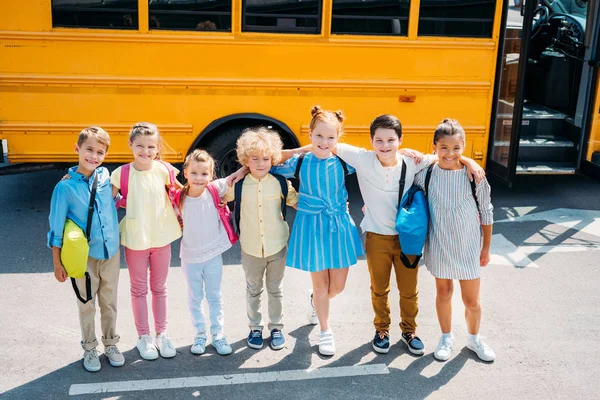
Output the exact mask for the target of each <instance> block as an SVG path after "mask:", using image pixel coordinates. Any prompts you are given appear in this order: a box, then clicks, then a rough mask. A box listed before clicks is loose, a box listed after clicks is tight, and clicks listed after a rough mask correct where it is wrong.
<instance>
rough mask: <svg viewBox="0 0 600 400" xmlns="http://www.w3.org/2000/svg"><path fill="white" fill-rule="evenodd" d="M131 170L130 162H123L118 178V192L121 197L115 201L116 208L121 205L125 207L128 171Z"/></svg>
mask: <svg viewBox="0 0 600 400" xmlns="http://www.w3.org/2000/svg"><path fill="white" fill-rule="evenodd" d="M130 170H131V164H130V163H129V164H125V165H123V166H122V167H121V176H120V179H119V184H120V186H121V187H120V188H119V193H121V198H120V199H119V201H117V204H116V206H117V210H118V209H119V208H121V207H127V192H128V191H129V172H130Z"/></svg>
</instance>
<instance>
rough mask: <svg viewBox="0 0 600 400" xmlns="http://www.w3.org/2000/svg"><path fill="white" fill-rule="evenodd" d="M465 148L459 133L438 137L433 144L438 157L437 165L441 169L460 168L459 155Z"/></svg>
mask: <svg viewBox="0 0 600 400" xmlns="http://www.w3.org/2000/svg"><path fill="white" fill-rule="evenodd" d="M464 150H465V142H464V139H463V137H462V136H461V135H459V134H456V135H446V136H442V137H440V138H439V139H438V140H437V142H436V143H435V144H434V145H433V151H434V152H435V153H436V154H437V156H438V157H439V161H438V163H439V166H440V168H443V169H460V168H462V164H461V163H460V157H461V156H462V154H463V151H464Z"/></svg>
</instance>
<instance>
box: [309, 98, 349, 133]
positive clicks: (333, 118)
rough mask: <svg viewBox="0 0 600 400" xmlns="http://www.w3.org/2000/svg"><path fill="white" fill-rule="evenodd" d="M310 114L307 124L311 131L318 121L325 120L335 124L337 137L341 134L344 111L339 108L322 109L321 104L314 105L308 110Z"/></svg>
mask: <svg viewBox="0 0 600 400" xmlns="http://www.w3.org/2000/svg"><path fill="white" fill-rule="evenodd" d="M310 115H311V116H312V119H311V120H310V125H309V127H310V130H311V132H312V131H313V130H314V129H315V127H316V126H317V124H318V123H319V122H325V123H328V124H333V125H335V127H336V131H337V134H338V137H339V136H341V135H342V122H344V113H343V112H342V111H341V110H338V111H327V110H323V109H322V108H321V106H314V107H313V108H312V109H311V110H310Z"/></svg>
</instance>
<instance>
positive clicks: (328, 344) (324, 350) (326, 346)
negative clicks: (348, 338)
mask: <svg viewBox="0 0 600 400" xmlns="http://www.w3.org/2000/svg"><path fill="white" fill-rule="evenodd" d="M319 353H321V354H322V355H324V356H332V355H334V354H335V341H334V340H333V332H331V331H330V330H327V331H321V339H320V340H319Z"/></svg>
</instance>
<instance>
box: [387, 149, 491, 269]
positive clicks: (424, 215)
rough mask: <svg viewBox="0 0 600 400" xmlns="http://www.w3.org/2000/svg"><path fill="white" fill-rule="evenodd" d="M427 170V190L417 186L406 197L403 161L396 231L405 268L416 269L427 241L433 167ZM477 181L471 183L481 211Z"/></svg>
mask: <svg viewBox="0 0 600 400" xmlns="http://www.w3.org/2000/svg"><path fill="white" fill-rule="evenodd" d="M434 165H435V164H431V165H430V166H429V167H428V168H427V173H426V175H425V185H424V186H425V190H423V189H421V188H420V187H419V186H417V185H412V186H411V187H410V189H408V191H407V192H406V194H405V195H404V197H402V193H403V192H404V184H405V178H406V163H405V162H404V160H403V161H402V172H401V175H400V189H399V193H398V214H397V215H396V230H397V231H398V238H399V240H400V247H401V248H402V251H401V252H400V259H401V260H402V263H403V264H404V266H405V267H407V268H411V269H415V268H416V267H417V265H418V264H419V260H420V259H421V257H422V255H423V247H424V246H425V240H426V239H427V229H428V228H429V203H428V201H427V192H428V191H429V181H430V180H431V172H432V171H433V166H434ZM475 186H476V184H475V180H473V181H471V192H472V193H473V198H474V199H475V205H476V206H477V209H479V202H478V201H477V195H476V193H475ZM408 255H411V256H415V257H416V258H415V261H414V262H413V263H411V262H410V260H409V259H408Z"/></svg>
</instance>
